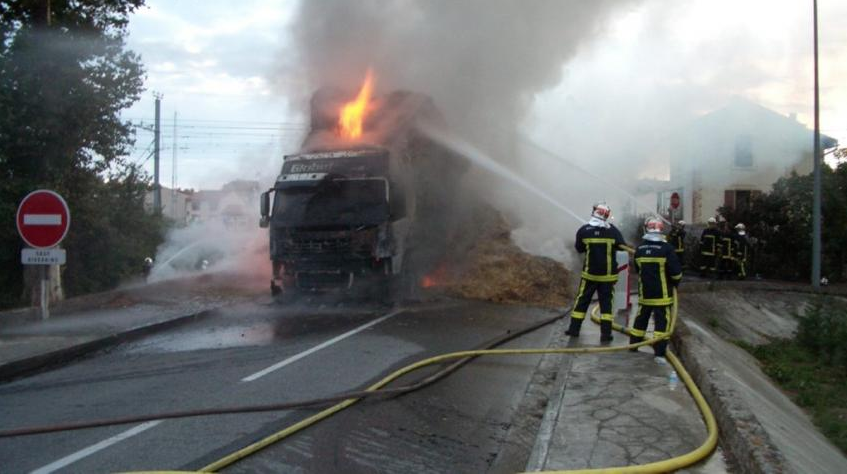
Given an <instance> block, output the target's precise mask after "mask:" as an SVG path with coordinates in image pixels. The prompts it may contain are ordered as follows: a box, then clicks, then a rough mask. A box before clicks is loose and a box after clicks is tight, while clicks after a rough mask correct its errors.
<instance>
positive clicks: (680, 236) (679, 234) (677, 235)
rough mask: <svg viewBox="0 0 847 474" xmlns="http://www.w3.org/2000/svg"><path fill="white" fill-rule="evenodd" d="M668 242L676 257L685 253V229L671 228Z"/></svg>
mask: <svg viewBox="0 0 847 474" xmlns="http://www.w3.org/2000/svg"><path fill="white" fill-rule="evenodd" d="M668 243H669V244H671V245H672V246H673V248H674V251H675V252H676V255H677V257H680V258H681V257H682V254H683V253H685V230H684V229H680V228H678V227H674V228H673V229H671V232H670V233H669V234H668Z"/></svg>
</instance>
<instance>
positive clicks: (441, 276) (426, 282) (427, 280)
mask: <svg viewBox="0 0 847 474" xmlns="http://www.w3.org/2000/svg"><path fill="white" fill-rule="evenodd" d="M448 276H449V275H448V268H447V263H446V262H441V263H439V264H438V266H436V267H435V269H434V270H432V271H431V272H430V273H428V274H427V275H424V276H423V278H421V282H420V285H421V288H433V287H436V286H442V285H444V284H445V283H447V280H448Z"/></svg>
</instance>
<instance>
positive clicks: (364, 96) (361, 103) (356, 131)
mask: <svg viewBox="0 0 847 474" xmlns="http://www.w3.org/2000/svg"><path fill="white" fill-rule="evenodd" d="M372 91H373V74H372V72H371V70H370V69H368V72H367V74H366V75H365V82H364V83H363V84H362V88H361V89H359V95H357V96H356V99H355V100H353V101H351V102H347V103H346V104H344V106H343V107H342V108H341V114H340V115H339V117H338V129H339V131H340V132H341V136H342V137H344V138H351V139H352V138H359V137H360V136H362V123H364V121H365V114H367V112H368V105H369V103H370V100H371V92H372Z"/></svg>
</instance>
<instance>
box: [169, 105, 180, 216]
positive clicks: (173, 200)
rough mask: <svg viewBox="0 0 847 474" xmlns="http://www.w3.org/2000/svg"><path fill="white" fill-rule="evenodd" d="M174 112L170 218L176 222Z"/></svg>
mask: <svg viewBox="0 0 847 474" xmlns="http://www.w3.org/2000/svg"><path fill="white" fill-rule="evenodd" d="M176 139H177V137H176V112H174V139H173V147H174V149H173V153H172V155H171V156H172V159H171V216H170V217H171V218H173V219H174V220H176V218H177V214H178V212H177V208H176V144H177V141H176Z"/></svg>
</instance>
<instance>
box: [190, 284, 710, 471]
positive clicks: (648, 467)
mask: <svg viewBox="0 0 847 474" xmlns="http://www.w3.org/2000/svg"><path fill="white" fill-rule="evenodd" d="M598 310H599V308H598V307H597V306H595V307H594V309H593V310H592V314H591V319H592V321H594V322H596V323H599V317H598V316H597V313H598ZM676 319H677V299H676V294H674V303H673V305H672V307H671V312H670V324H669V329H668V331H667V334H665V335H663V336H661V337H658V338H653V339H647V340H645V341H642V342H639V343H637V344H627V345H624V346H616V347H579V348H565V349H492V350H477V351H460V352H451V353H448V354H442V355H439V356H435V357H430V358H428V359H423V360H421V361H419V362H416V363H414V364H411V365H407V366H406V367H403V368H401V369H399V370H397V371H396V372H394V373H392V374H390V375H388V376H387V377H385V378H383V379H382V380H380V381H378V382H376V383H375V384H373V385H371V386H370V387H368V388H367V390H366V391H369V392H370V391H377V390H379V389H381V388H383V387H385V386H386V385H388V384H389V383H391V382H392V381H394V380H396V379H398V378H400V377H402V376H403V375H406V374H408V373H410V372H413V371H415V370H417V369H420V368H422V367H426V366H428V365H432V364H438V363H441V362H445V361H448V360H452V359H461V358H465V357H476V356H490V355H539V354H590V353H600V352H616V351H624V350H628V349H633V348H637V347H641V346H647V345H652V344H654V343H656V342H658V341H660V340H662V339H669V338H670V336H671V334H672V333H673V330H674V327H675V325H676ZM612 327H613V328H614V329H615V330H616V331H619V332H622V333H625V334H628V332H629V331H628V329H627V328H625V327H623V326H621V325H619V324H613V326H612ZM667 359H668V360H669V361H670V363H671V365H672V366H673V368H674V370H676V371H677V373H678V374H679V376H680V379H682V381H683V382H684V383H685V386H686V388H687V389H688V392H689V393H690V394H691V396H692V397H693V398H694V401H695V402H696V403H697V407H698V408H699V409H700V413H701V415H702V416H703V420H704V422H705V423H706V429H707V431H708V436H707V438H706V441H705V442H704V443H703V444H702V445H701V446H700V447H698V448H697V449H695V450H694V451H691V452H689V453H686V454H684V455H682V456H677V457H675V458H671V459H666V460H664V461H658V462H653V463H649V464H642V465H638V466H624V467H615V468H602V469H580V470H573V471H545V472H547V473H569V474H582V473H616V474H623V473H661V472H670V471H675V470H678V469H682V468H684V467H686V466H690V465H692V464H695V463H697V462H699V461H701V460H702V459H704V458H706V457H707V456H708V455H709V454H710V453H711V452H712V451H713V450H714V449H715V446H716V445H717V441H718V428H717V423H716V422H715V417H714V415H713V414H712V411H711V409H710V408H709V405H708V404H707V403H706V400H705V399H704V398H703V395H702V394H701V393H700V390H699V389H698V388H697V386H696V385H695V384H694V381H693V380H692V379H691V376H690V375H689V374H688V372H686V370H685V367H683V365H682V363H680V361H679V359H677V357H676V356H675V355H674V354H673V353H672V352H670V351H668V353H667ZM359 400H361V398H351V399H348V400H344V401H343V402H340V403H338V404H337V405H334V406H332V407H330V408H327V409H325V410H323V411H321V412H319V413H316V414H314V415H312V416H310V417H308V418H306V419H304V420H302V421H299V422H297V423H295V424H293V425H291V426H289V427H287V428H285V429H283V430H281V431H278V432H277V433H274V434H273V435H271V436H268V437H266V438H264V439H262V440H260V441H257V442H256V443H253V444H251V445H249V446H247V447H245V448H242V449H240V450H238V451H235V452H233V453H231V454H229V455H227V456H225V457H223V458H221V459H219V460H217V461H215V462H213V463H211V464H209V465H208V466H205V467H204V468H202V469H201V472H216V471H218V470H220V469H223V468H225V467H227V466H229V465H231V464H233V463H235V462H237V461H239V460H241V459H244V458H245V457H247V456H250V455H252V454H254V453H256V452H257V451H259V450H261V449H263V448H265V447H267V446H270V445H271V444H274V443H276V442H277V441H280V440H282V439H284V438H286V437H288V436H291V435H292V434H294V433H296V432H298V431H300V430H302V429H304V428H307V427H309V426H311V425H313V424H315V423H317V422H319V421H321V420H323V419H325V418H328V417H329V416H331V415H333V414H335V413H338V412H339V411H341V410H343V409H345V408H347V407H349V406H351V405H353V404H354V403H356V402H358V401H359Z"/></svg>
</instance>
